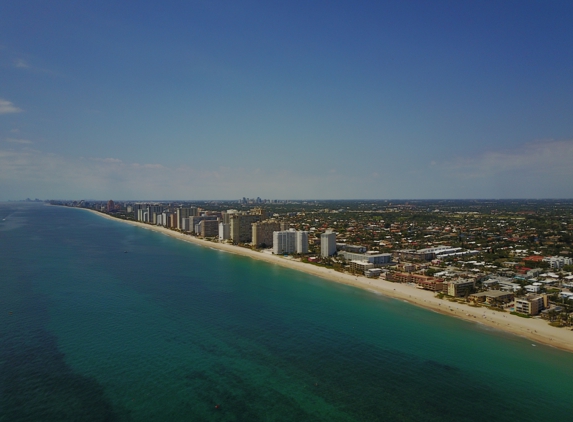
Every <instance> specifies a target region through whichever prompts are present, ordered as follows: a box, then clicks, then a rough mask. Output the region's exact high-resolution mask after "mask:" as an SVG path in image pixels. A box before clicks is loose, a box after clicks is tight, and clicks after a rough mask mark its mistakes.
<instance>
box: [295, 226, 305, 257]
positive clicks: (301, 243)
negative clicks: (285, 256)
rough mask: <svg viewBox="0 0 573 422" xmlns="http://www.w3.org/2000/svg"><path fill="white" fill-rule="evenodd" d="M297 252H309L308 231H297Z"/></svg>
mask: <svg viewBox="0 0 573 422" xmlns="http://www.w3.org/2000/svg"><path fill="white" fill-rule="evenodd" d="M296 253H308V232H305V231H297V232H296Z"/></svg>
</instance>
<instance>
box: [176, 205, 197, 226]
mask: <svg viewBox="0 0 573 422" xmlns="http://www.w3.org/2000/svg"><path fill="white" fill-rule="evenodd" d="M191 215H193V214H191V208H177V228H178V229H179V230H185V229H184V227H183V219H184V218H189V216H191Z"/></svg>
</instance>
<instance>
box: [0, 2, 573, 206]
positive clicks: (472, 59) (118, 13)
mask: <svg viewBox="0 0 573 422" xmlns="http://www.w3.org/2000/svg"><path fill="white" fill-rule="evenodd" d="M118 3H119V4H118ZM571 22H573V3H571V2H570V1H561V2H560V1H524V0H520V1H502V2H500V1H492V2H488V1H479V2H478V1H467V2H459V1H435V2H427V1H390V2H382V1H372V2H366V1H363V2H336V1H313V2H308V1H304V2H302V1H301V2H297V1H288V2H286V1H281V2H279V1H260V2H259V1H257V2H255V1H181V2H169V1H167V2H146V1H138V2H108V1H99V2H91V3H88V2H72V1H69V2H66V1H59V2H45V1H18V2H2V3H0V200H6V199H19V198H25V197H38V198H42V199H44V198H97V199H108V198H114V199H128V198H129V199H143V198H154V199H235V198H240V197H243V196H247V197H256V196H260V197H263V198H271V199H274V198H304V199H306V198H316V199H321V198H345V199H352V198H380V199H385V198H523V197H528V198H555V197H559V198H571V197H573V183H572V181H573V25H572V24H571Z"/></svg>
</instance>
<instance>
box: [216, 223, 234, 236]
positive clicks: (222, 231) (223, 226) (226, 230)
mask: <svg viewBox="0 0 573 422" xmlns="http://www.w3.org/2000/svg"><path fill="white" fill-rule="evenodd" d="M230 238H231V225H230V224H229V223H222V222H221V223H219V240H228V239H230Z"/></svg>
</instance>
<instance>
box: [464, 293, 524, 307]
mask: <svg viewBox="0 0 573 422" xmlns="http://www.w3.org/2000/svg"><path fill="white" fill-rule="evenodd" d="M513 298H514V295H513V293H512V292H502V291H501V290H489V291H487V292H481V293H473V294H471V295H469V297H468V299H469V301H470V302H474V303H483V302H485V303H488V304H490V305H494V304H498V303H509V302H511V301H512V300H513Z"/></svg>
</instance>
